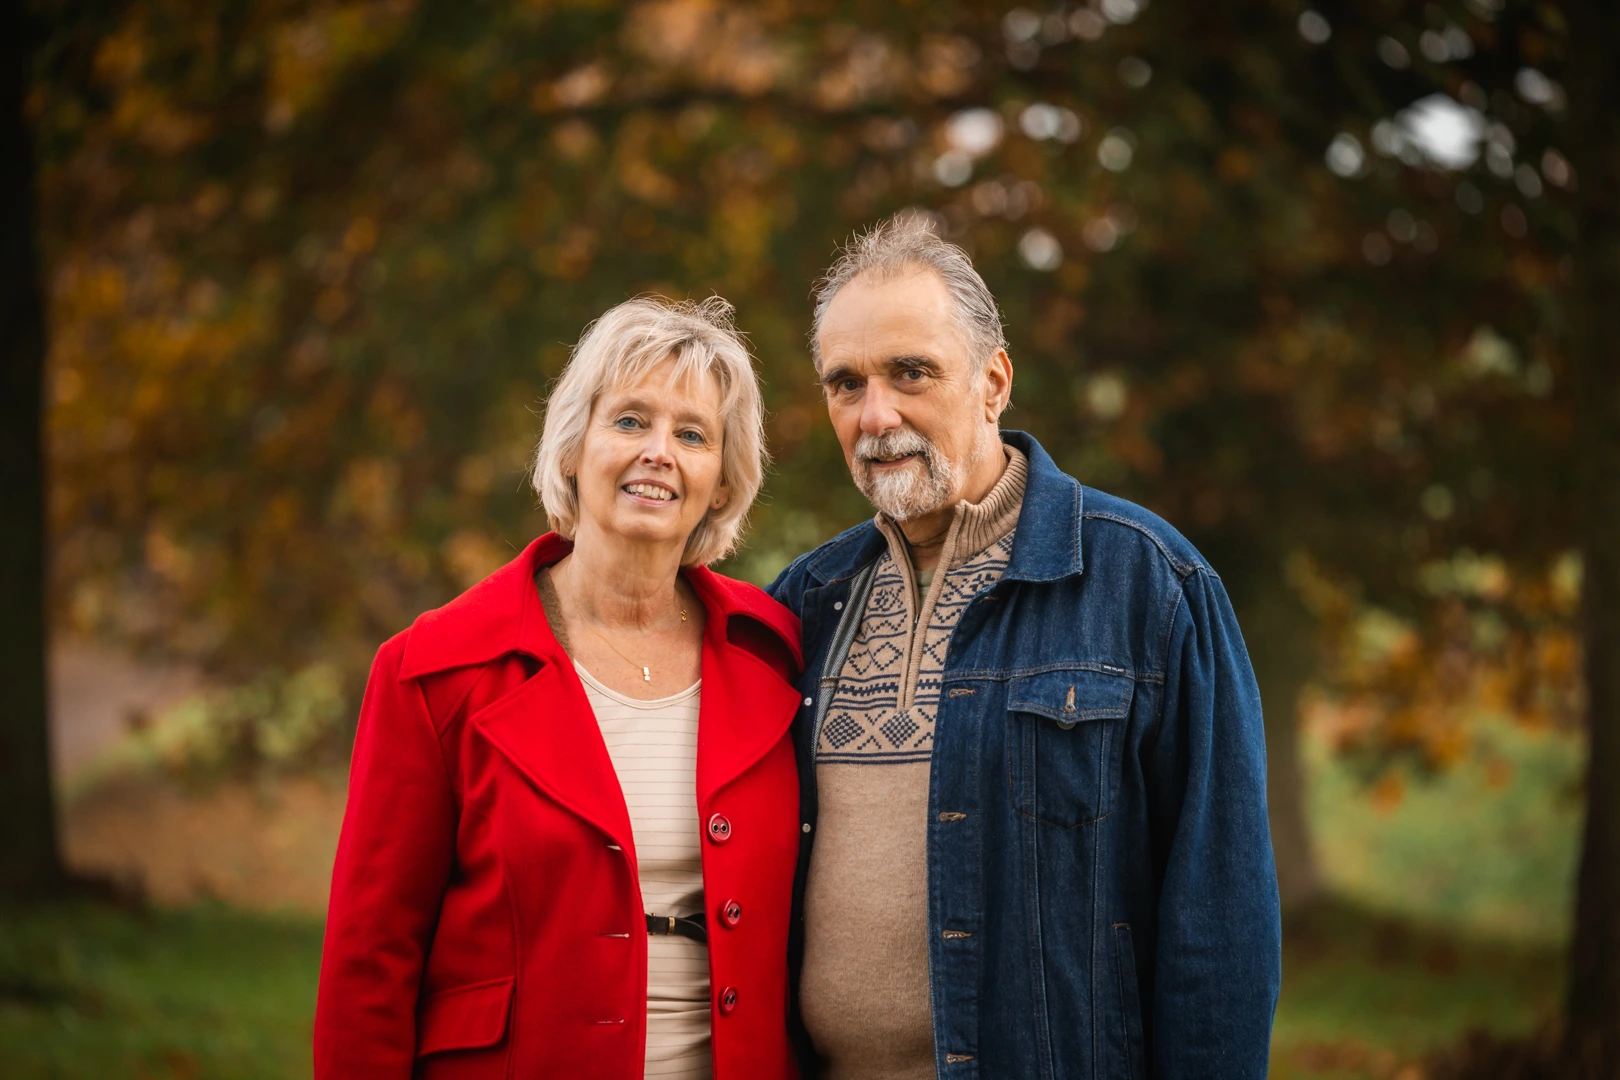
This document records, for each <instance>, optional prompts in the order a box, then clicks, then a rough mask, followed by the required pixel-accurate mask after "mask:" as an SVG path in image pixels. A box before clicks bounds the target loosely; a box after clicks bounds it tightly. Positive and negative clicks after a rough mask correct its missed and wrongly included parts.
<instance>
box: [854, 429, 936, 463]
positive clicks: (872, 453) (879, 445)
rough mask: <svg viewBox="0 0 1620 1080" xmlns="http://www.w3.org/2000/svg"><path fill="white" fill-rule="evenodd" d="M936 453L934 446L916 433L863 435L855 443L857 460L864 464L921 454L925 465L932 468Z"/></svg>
mask: <svg viewBox="0 0 1620 1080" xmlns="http://www.w3.org/2000/svg"><path fill="white" fill-rule="evenodd" d="M934 452H935V450H934V444H933V443H932V442H931V441H930V440H928V439H927V438H924V437H923V436H922V435H919V434H917V433H916V432H914V431H903V432H894V433H892V434H889V435H862V436H861V437H860V438H859V439H858V440H857V441H856V443H855V460H856V461H858V462H861V463H862V464H865V463H868V462H872V461H877V460H879V459H880V458H897V457H903V456H904V455H906V454H921V455H922V457H923V464H924V465H927V466H929V467H930V468H932V466H933V456H934Z"/></svg>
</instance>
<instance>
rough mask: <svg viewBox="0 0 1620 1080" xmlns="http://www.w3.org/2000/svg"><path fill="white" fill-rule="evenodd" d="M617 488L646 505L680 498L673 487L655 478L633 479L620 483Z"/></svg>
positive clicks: (655, 504)
mask: <svg viewBox="0 0 1620 1080" xmlns="http://www.w3.org/2000/svg"><path fill="white" fill-rule="evenodd" d="M619 490H620V491H622V492H624V493H625V494H626V495H629V496H630V497H631V498H632V499H634V500H635V501H636V502H638V503H643V504H645V505H648V506H661V505H664V504H666V503H673V502H675V501H676V500H677V499H679V498H680V496H679V495H677V494H676V493H675V489H674V488H672V487H670V486H669V485H668V484H665V483H662V482H660V481H657V480H633V481H631V482H630V483H628V484H623V485H621V486H620V488H619Z"/></svg>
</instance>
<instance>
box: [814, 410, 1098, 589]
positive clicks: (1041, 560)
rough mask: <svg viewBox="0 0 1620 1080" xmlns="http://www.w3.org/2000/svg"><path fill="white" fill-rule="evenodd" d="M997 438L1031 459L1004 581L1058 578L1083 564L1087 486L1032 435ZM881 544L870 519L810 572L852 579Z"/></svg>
mask: <svg viewBox="0 0 1620 1080" xmlns="http://www.w3.org/2000/svg"><path fill="white" fill-rule="evenodd" d="M1001 441H1002V442H1004V443H1007V444H1008V445H1010V446H1014V447H1017V448H1018V449H1019V450H1021V451H1023V454H1024V457H1025V458H1027V459H1028V460H1029V476H1028V479H1026V480H1025V481H1024V503H1023V510H1022V511H1021V512H1020V514H1019V517H1018V527H1017V530H1016V532H1015V533H1014V534H1013V550H1012V561H1011V562H1010V563H1009V564H1008V565H1007V569H1006V571H1005V572H1004V573H1003V574H1002V579H1003V580H1005V581H1057V580H1060V579H1062V578H1066V577H1069V576H1071V575H1074V574H1079V573H1080V572H1081V571H1082V570H1084V568H1085V561H1084V559H1082V557H1081V554H1080V527H1081V524H1082V522H1083V520H1084V518H1083V515H1082V507H1083V505H1084V500H1085V489H1084V488H1083V487H1082V486H1081V485H1080V482H1079V481H1078V480H1076V479H1075V478H1074V477H1072V476H1070V475H1068V474H1067V473H1065V472H1063V470H1061V469H1059V468H1058V467H1057V463H1056V462H1054V461H1053V460H1052V458H1051V455H1049V454H1048V453H1047V452H1046V450H1045V449H1044V448H1043V447H1042V446H1041V444H1040V443H1038V442H1036V441H1035V438H1034V436H1032V435H1028V434H1026V433H1025V432H1022V431H1003V432H1002V433H1001ZM884 548H885V541H884V539H883V534H882V533H880V532H878V530H877V527H876V526H875V525H874V524H873V523H872V522H870V521H866V522H862V523H861V524H860V525H857V526H856V527H855V528H853V529H850V530H849V531H848V532H846V533H844V534H843V535H842V536H838V537H835V538H833V539H832V540H829V541H828V542H827V544H826V545H825V546H824V547H823V548H822V549H821V550H820V551H818V552H817V553H816V554H814V555H812V556H811V559H810V573H811V574H813V575H814V576H815V577H816V578H818V579H820V581H821V582H822V583H823V584H826V583H828V582H833V581H842V580H844V579H846V578H849V577H853V576H854V575H855V573H856V572H857V571H858V570H860V569H861V567H863V566H865V565H867V564H868V563H870V562H871V561H872V560H873V559H875V558H877V557H878V556H879V555H880V554H881V553H882V552H883V550H884Z"/></svg>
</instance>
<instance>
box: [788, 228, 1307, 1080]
mask: <svg viewBox="0 0 1620 1080" xmlns="http://www.w3.org/2000/svg"><path fill="white" fill-rule="evenodd" d="M813 349H814V354H815V362H816V370H817V372H818V374H819V375H820V378H821V382H822V385H823V387H824V389H825V392H826V399H827V410H828V413H829V415H830V416H831V418H832V423H833V427H834V429H835V430H836V431H837V434H838V438H839V441H840V443H841V444H842V446H843V450H844V456H845V459H846V461H847V462H848V465H849V469H850V473H851V475H852V476H853V477H854V480H855V484H856V486H857V487H859V488H860V490H861V492H862V493H863V494H865V495H866V497H867V498H868V499H869V500H870V501H871V503H872V505H873V506H874V507H876V508H877V511H878V513H877V516H876V518H875V519H874V520H872V521H870V522H866V523H863V524H861V525H859V526H857V527H855V528H854V529H851V530H850V531H848V532H846V533H844V534H843V535H841V536H838V537H836V538H834V539H832V540H830V541H828V542H827V543H826V544H823V545H822V546H821V547H819V548H817V549H816V550H814V551H812V552H810V553H808V554H806V555H804V556H802V557H800V558H799V559H797V560H796V561H795V562H794V563H793V564H792V565H791V566H789V567H788V568H787V570H785V571H784V572H783V573H782V575H781V577H780V578H778V579H777V581H776V582H775V584H774V585H773V586H772V587H771V590H770V591H771V593H772V595H774V596H775V597H776V598H777V599H779V600H781V601H782V602H783V603H784V604H786V605H787V606H788V607H790V608H792V609H793V610H794V611H796V612H798V613H799V614H800V616H801V617H802V619H803V624H804V655H805V659H806V662H807V669H806V673H805V676H804V679H803V682H802V684H801V689H802V691H803V707H802V708H801V709H800V712H799V716H798V718H797V720H796V725H797V732H798V751H799V769H800V781H801V792H802V793H801V802H802V806H803V818H802V821H803V825H802V830H803V834H802V836H801V847H800V855H799V867H798V877H797V881H796V887H797V897H798V903H797V904H796V907H795V913H794V925H793V931H794V933H793V942H792V944H793V953H794V956H793V960H794V963H795V965H796V968H797V971H798V983H797V985H798V992H799V996H798V1004H799V1014H798V1015H799V1019H800V1020H801V1021H802V1026H801V1028H800V1030H798V1031H797V1035H798V1036H799V1042H800V1049H801V1053H802V1056H803V1063H804V1066H805V1072H806V1075H807V1076H825V1077H831V1078H838V1080H843V1078H850V1080H854V1078H861V1080H913V1078H917V1080H921V1078H925V1077H926V1078H932V1077H936V1076H937V1077H941V1078H952V1077H977V1078H983V1080H1003V1078H1008V1080H1011V1078H1017V1080H1023V1078H1030V1080H1035V1078H1050V1080H1059V1078H1064V1077H1086V1078H1088V1080H1090V1078H1101V1077H1109V1078H1113V1077H1121V1078H1134V1077H1149V1076H1151V1077H1177V1078H1181V1077H1185V1078H1194V1077H1197V1078H1219V1080H1235V1078H1247V1077H1252V1078H1255V1080H1259V1078H1262V1077H1264V1076H1265V1075H1266V1064H1267V1048H1268V1043H1269V1040H1270V1030H1271V1019H1272V1012H1273V1009H1274V1007H1275V1004H1276V999H1277V991H1278V984H1279V979H1280V964H1279V956H1280V952H1281V943H1280V932H1279V919H1278V902H1277V883H1276V872H1275V869H1274V866H1273V863H1272V855H1271V842H1270V835H1269V833H1268V831H1267V825H1266V797H1265V775H1266V770H1265V746H1264V741H1263V737H1262V734H1261V715H1260V697H1259V691H1258V690H1257V688H1256V686H1255V680H1254V675H1253V673H1252V671H1251V670H1250V666H1249V658H1248V654H1247V653H1246V652H1245V650H1244V646H1243V639H1242V637H1241V636H1240V634H1239V632H1238V626H1237V622H1236V620H1235V619H1234V617H1233V614H1232V608H1231V605H1230V603H1229V601H1228V600H1227V596H1226V592H1225V590H1224V589H1223V588H1222V586H1221V581H1220V578H1219V577H1217V576H1216V574H1215V572H1214V570H1212V569H1211V568H1210V567H1209V565H1208V564H1207V563H1206V562H1205V561H1204V559H1203V558H1202V557H1201V556H1200V555H1199V553H1198V552H1197V551H1196V550H1194V548H1193V547H1192V545H1191V544H1189V543H1188V542H1187V541H1186V540H1185V539H1183V538H1182V537H1181V536H1180V534H1178V533H1177V532H1176V531H1175V530H1174V529H1172V528H1171V527H1170V526H1169V525H1167V524H1166V523H1165V522H1164V521H1162V520H1161V519H1159V518H1158V517H1156V516H1154V515H1153V514H1151V513H1149V512H1147V511H1146V510H1143V509H1142V508H1141V507H1138V506H1135V505H1132V504H1131V503H1128V502H1125V501H1124V500H1122V499H1117V498H1114V497H1113V496H1110V495H1105V494H1103V493H1102V492H1100V491H1095V490H1093V489H1090V488H1086V487H1084V486H1082V485H1081V484H1080V483H1079V482H1078V481H1076V480H1075V479H1074V478H1073V477H1070V476H1068V475H1066V474H1064V473H1063V472H1062V471H1060V470H1059V469H1058V467H1057V466H1056V465H1055V464H1054V463H1053V462H1052V459H1051V458H1050V457H1049V456H1047V454H1046V452H1045V451H1044V450H1042V449H1041V447H1040V444H1039V443H1037V442H1036V441H1035V440H1034V439H1032V438H1031V437H1030V436H1028V435H1026V434H1023V433H1021V432H1014V431H1006V432H1003V431H1000V430H999V426H998V421H999V417H1000V415H1001V413H1002V410H1004V409H1005V408H1006V407H1007V403H1008V398H1009V396H1010V393H1011V390H1012V376H1013V371H1012V362H1011V361H1010V360H1009V358H1008V356H1007V349H1006V343H1005V340H1004V338H1003V336H1002V328H1001V320H1000V315H999V313H998V310H997V306H996V303H995V300H994V298H993V297H992V296H991V294H990V292H989V290H988V289H987V288H986V286H985V284H984V281H983V280H982V279H981V278H980V277H979V275H978V273H977V272H976V271H975V270H974V269H973V266H972V264H971V262H970V261H969V260H968V258H967V255H966V254H965V253H964V252H963V251H962V250H961V249H960V248H958V247H956V246H954V245H952V244H949V243H946V242H945V241H944V240H942V239H940V238H939V237H938V236H936V235H935V234H934V232H933V231H932V230H931V229H930V228H929V226H928V224H927V221H926V219H923V218H921V217H901V218H897V219H894V220H891V221H888V222H885V223H884V224H882V225H880V226H878V227H877V228H875V229H873V230H872V231H871V232H869V233H867V234H866V235H864V236H862V237H860V238H858V239H856V240H855V241H854V242H853V243H852V244H851V245H850V246H849V247H848V248H846V249H845V250H844V251H843V253H842V254H841V256H840V258H839V259H838V260H837V262H835V263H834V264H833V266H832V268H831V269H830V270H829V271H828V273H827V276H826V277H825V279H823V281H822V282H821V284H820V286H819V287H818V289H817V293H816V307H815V326H814V332H813Z"/></svg>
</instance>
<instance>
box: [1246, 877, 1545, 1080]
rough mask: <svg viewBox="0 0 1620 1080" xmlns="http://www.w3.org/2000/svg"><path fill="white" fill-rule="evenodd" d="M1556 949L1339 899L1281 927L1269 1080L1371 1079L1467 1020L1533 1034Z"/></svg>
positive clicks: (1454, 1034)
mask: <svg viewBox="0 0 1620 1080" xmlns="http://www.w3.org/2000/svg"><path fill="white" fill-rule="evenodd" d="M1562 985H1563V957H1562V956H1561V954H1560V953H1559V952H1558V951H1557V950H1556V949H1553V948H1551V947H1549V946H1545V945H1538V944H1525V943H1503V942H1496V941H1489V940H1482V939H1480V938H1477V937H1473V936H1469V935H1457V934H1455V933H1450V932H1446V931H1441V930H1438V929H1434V928H1422V927H1418V926H1414V925H1413V924H1411V923H1407V922H1400V921H1395V920H1392V919H1389V918H1388V917H1385V916H1381V915H1377V914H1374V913H1370V912H1367V911H1366V910H1364V909H1358V908H1351V907H1345V906H1342V905H1335V906H1331V907H1328V908H1326V909H1324V910H1321V911H1317V912H1314V913H1312V914H1311V915H1309V916H1308V917H1305V918H1302V919H1298V920H1294V921H1292V922H1290V924H1289V925H1288V926H1287V928H1286V931H1285V934H1284V946H1283V996H1282V1001H1281V1003H1280V1004H1279V1006H1278V1009H1277V1021H1276V1026H1275V1028H1274V1030H1273V1036H1272V1073H1271V1075H1272V1078H1273V1080H1292V1078H1296V1077H1312V1078H1326V1077H1333V1078H1346V1080H1348V1078H1351V1077H1356V1078H1363V1077H1366V1078H1379V1077H1395V1076H1398V1075H1399V1066H1401V1065H1411V1064H1415V1063H1417V1062H1418V1061H1420V1060H1421V1059H1422V1058H1423V1057H1424V1056H1425V1055H1426V1054H1428V1053H1430V1052H1432V1051H1434V1050H1436V1049H1438V1048H1439V1047H1441V1046H1444V1045H1446V1044H1447V1043H1452V1042H1455V1041H1456V1040H1457V1039H1458V1038H1460V1037H1461V1036H1462V1035H1463V1034H1465V1033H1466V1032H1468V1031H1469V1030H1471V1029H1474V1028H1480V1029H1484V1030H1488V1031H1492V1032H1495V1033H1498V1034H1513V1033H1525V1032H1529V1031H1531V1030H1533V1029H1534V1028H1536V1027H1537V1026H1538V1024H1540V1023H1541V1022H1542V1021H1544V1020H1546V1019H1548V1018H1549V1017H1550V1016H1551V1015H1553V1013H1554V1012H1555V1011H1556V1008H1557V1005H1558V1000H1559V993H1560V991H1561V989H1562Z"/></svg>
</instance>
